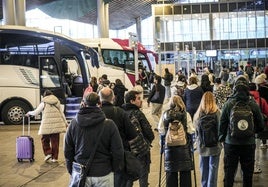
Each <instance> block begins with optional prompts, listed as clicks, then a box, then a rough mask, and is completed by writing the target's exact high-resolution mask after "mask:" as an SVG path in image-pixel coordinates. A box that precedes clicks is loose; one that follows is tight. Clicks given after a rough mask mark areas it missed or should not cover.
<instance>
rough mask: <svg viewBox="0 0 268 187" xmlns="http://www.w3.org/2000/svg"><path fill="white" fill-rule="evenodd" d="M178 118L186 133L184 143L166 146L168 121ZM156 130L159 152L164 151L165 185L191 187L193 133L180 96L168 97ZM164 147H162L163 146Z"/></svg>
mask: <svg viewBox="0 0 268 187" xmlns="http://www.w3.org/2000/svg"><path fill="white" fill-rule="evenodd" d="M174 120H178V121H180V122H181V123H182V125H183V128H184V132H187V135H186V140H187V141H186V145H181V146H168V145H166V144H165V136H166V133H167V131H168V127H169V124H170V122H172V121H174ZM158 132H159V134H160V139H161V154H162V151H164V153H165V154H164V156H165V171H166V187H178V186H180V187H188V186H189V187H191V186H192V180H191V170H192V168H193V161H192V156H191V154H192V153H191V147H192V145H191V143H192V141H191V135H193V134H194V133H195V128H194V126H193V123H192V118H191V116H190V114H189V113H188V112H186V107H185V105H184V103H183V100H182V98H181V97H180V96H178V95H174V96H173V97H171V98H170V101H169V109H168V110H166V111H165V112H163V114H162V115H161V118H160V121H159V124H158ZM163 147H164V148H163ZM178 172H179V173H180V177H179V178H180V181H179V182H178Z"/></svg>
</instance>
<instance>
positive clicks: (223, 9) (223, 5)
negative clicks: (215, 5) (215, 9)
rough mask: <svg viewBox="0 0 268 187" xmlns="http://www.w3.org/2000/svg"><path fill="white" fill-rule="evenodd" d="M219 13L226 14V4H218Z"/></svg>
mask: <svg viewBox="0 0 268 187" xmlns="http://www.w3.org/2000/svg"><path fill="white" fill-rule="evenodd" d="M220 12H228V9H227V3H222V4H220Z"/></svg>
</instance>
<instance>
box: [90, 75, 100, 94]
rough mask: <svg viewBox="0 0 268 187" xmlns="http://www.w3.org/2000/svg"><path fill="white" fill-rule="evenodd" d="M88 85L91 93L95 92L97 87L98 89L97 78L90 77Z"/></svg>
mask: <svg viewBox="0 0 268 187" xmlns="http://www.w3.org/2000/svg"><path fill="white" fill-rule="evenodd" d="M89 84H90V86H91V87H92V89H93V92H97V90H98V87H99V84H98V81H97V78H96V77H91V80H90V83H89Z"/></svg>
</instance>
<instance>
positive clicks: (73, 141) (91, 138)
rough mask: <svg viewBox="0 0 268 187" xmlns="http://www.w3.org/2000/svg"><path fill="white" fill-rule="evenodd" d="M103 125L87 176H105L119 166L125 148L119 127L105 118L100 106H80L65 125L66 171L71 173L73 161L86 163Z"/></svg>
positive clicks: (120, 165) (121, 164)
mask: <svg viewBox="0 0 268 187" xmlns="http://www.w3.org/2000/svg"><path fill="white" fill-rule="evenodd" d="M103 125H104V130H103V133H102V135H101V138H100V142H99V144H98V146H97V150H96V153H95V155H94V159H93V162H92V164H91V169H90V171H89V173H88V176H94V177H100V176H105V175H107V174H109V173H110V172H112V171H118V170H121V169H122V167H123V161H124V151H123V145H122V141H121V138H120V135H119V131H118V129H117V127H116V125H115V123H114V122H113V121H112V120H108V119H106V118H105V114H104V113H103V112H102V111H101V109H100V108H98V107H93V106H92V107H85V108H81V109H80V110H79V112H78V114H77V116H76V117H75V118H74V119H73V120H72V121H71V124H70V126H69V127H68V130H67V133H66V136H65V148H64V156H65V159H66V167H67V170H68V172H69V174H71V173H72V162H77V163H79V164H82V165H86V162H87V160H88V159H89V157H90V154H91V152H92V149H93V147H94V146H95V144H96V140H97V137H98V136H99V133H100V131H101V129H102V127H103Z"/></svg>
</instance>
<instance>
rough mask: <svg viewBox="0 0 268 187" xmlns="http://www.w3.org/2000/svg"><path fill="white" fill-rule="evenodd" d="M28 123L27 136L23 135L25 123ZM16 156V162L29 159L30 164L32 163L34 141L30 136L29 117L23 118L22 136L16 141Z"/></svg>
mask: <svg viewBox="0 0 268 187" xmlns="http://www.w3.org/2000/svg"><path fill="white" fill-rule="evenodd" d="M26 120H27V121H28V135H25V130H24V128H25V121H26ZM16 155H17V159H18V162H22V161H23V159H29V160H30V162H33V161H34V139H33V138H32V137H31V136H30V117H24V118H23V124H22V136H19V137H17V139H16Z"/></svg>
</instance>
